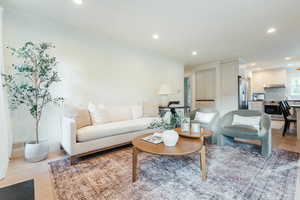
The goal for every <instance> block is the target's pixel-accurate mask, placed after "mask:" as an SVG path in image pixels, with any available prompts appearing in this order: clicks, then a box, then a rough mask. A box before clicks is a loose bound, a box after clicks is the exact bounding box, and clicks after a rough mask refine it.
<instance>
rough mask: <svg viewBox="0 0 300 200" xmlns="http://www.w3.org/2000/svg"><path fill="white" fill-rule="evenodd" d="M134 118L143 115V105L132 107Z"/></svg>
mask: <svg viewBox="0 0 300 200" xmlns="http://www.w3.org/2000/svg"><path fill="white" fill-rule="evenodd" d="M131 114H132V119H139V118H142V117H143V106H132V107H131Z"/></svg>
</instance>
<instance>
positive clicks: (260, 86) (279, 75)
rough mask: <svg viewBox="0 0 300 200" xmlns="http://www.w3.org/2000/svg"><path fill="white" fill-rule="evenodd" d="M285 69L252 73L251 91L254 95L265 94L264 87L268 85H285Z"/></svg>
mask: <svg viewBox="0 0 300 200" xmlns="http://www.w3.org/2000/svg"><path fill="white" fill-rule="evenodd" d="M286 84H287V70H286V69H282V68H281V69H270V70H264V71H254V72H253V74H252V80H251V85H252V91H253V92H255V93H261V92H265V89H264V88H265V87H268V86H270V85H286Z"/></svg>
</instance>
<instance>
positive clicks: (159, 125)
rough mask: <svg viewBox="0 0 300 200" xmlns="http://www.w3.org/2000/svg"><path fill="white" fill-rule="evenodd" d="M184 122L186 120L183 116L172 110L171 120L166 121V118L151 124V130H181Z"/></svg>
mask: <svg viewBox="0 0 300 200" xmlns="http://www.w3.org/2000/svg"><path fill="white" fill-rule="evenodd" d="M166 114H167V113H166ZM182 120H184V118H183V117H182V116H181V115H179V114H178V113H177V112H176V111H175V109H171V113H170V119H167V120H166V119H165V118H164V117H161V118H160V119H157V120H154V121H153V122H151V123H150V126H149V128H151V129H160V130H172V129H175V128H179V127H180V126H181V123H182Z"/></svg>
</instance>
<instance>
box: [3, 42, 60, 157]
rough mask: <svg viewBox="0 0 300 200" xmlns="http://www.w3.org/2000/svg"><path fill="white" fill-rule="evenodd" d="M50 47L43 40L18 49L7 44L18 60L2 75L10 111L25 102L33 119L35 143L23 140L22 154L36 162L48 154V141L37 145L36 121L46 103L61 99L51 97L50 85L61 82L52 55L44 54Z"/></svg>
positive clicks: (51, 46) (56, 102) (38, 139)
mask: <svg viewBox="0 0 300 200" xmlns="http://www.w3.org/2000/svg"><path fill="white" fill-rule="evenodd" d="M53 48H54V46H53V45H52V44H50V43H45V42H41V43H33V42H26V43H25V44H24V46H22V47H20V48H18V49H15V48H10V47H8V49H9V50H10V52H11V54H12V55H13V56H14V57H16V58H17V59H18V61H20V62H19V63H18V64H13V65H12V70H11V73H9V74H2V77H3V82H4V84H3V86H4V87H5V88H6V89H7V91H8V95H9V96H8V97H9V102H10V108H11V110H15V109H17V108H18V107H20V106H21V105H25V106H26V107H28V111H29V112H30V114H31V115H32V117H33V118H34V120H35V142H33V143H26V147H25V157H26V158H27V159H28V160H29V161H40V160H43V159H45V158H46V157H47V156H48V151H49V150H48V149H49V147H48V143H47V144H42V145H41V140H40V138H39V130H40V129H39V128H40V127H39V125H40V121H41V118H42V115H43V113H44V109H45V107H46V105H48V104H50V103H54V104H57V105H59V104H60V103H61V102H62V101H63V98H62V97H53V96H52V95H51V92H50V88H51V86H52V85H53V84H54V83H57V82H59V81H61V80H60V78H59V75H58V72H57V71H56V70H55V67H56V65H57V61H56V57H53V56H51V55H50V54H48V52H49V50H51V49H53Z"/></svg>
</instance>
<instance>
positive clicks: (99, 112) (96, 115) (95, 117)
mask: <svg viewBox="0 0 300 200" xmlns="http://www.w3.org/2000/svg"><path fill="white" fill-rule="evenodd" d="M88 109H89V111H90V114H91V118H92V123H93V125H96V124H104V123H107V122H108V121H109V119H108V116H107V111H106V109H105V108H104V106H103V105H98V106H96V105H95V104H93V103H89V106H88Z"/></svg>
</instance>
